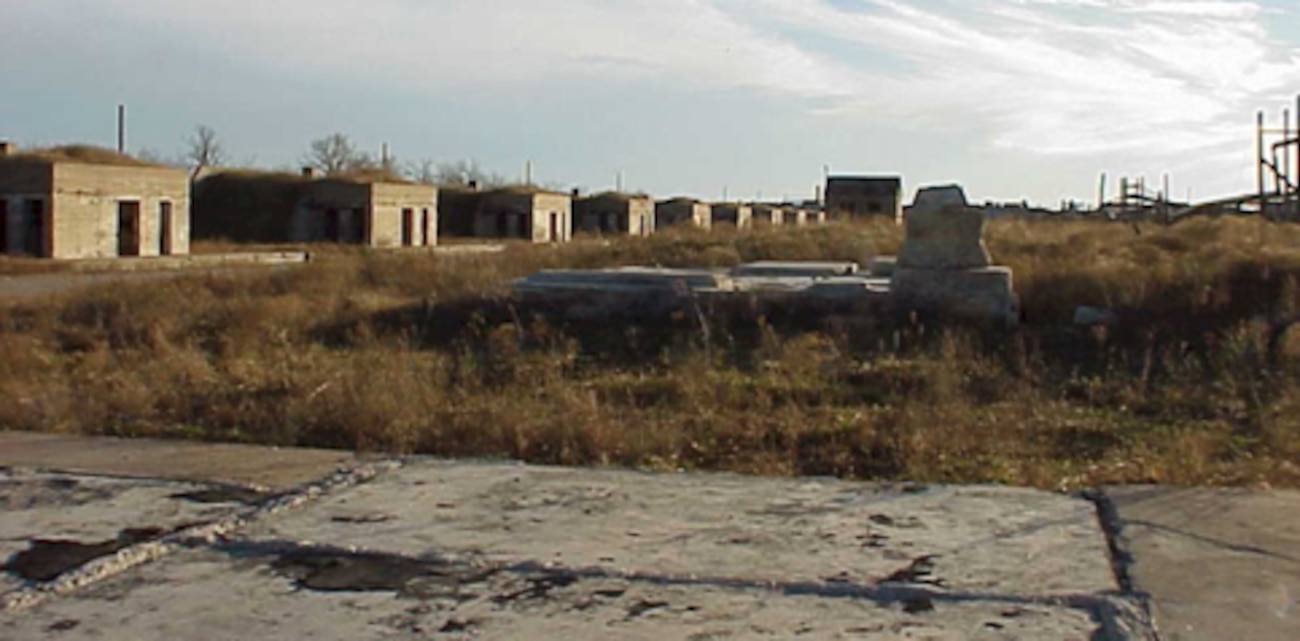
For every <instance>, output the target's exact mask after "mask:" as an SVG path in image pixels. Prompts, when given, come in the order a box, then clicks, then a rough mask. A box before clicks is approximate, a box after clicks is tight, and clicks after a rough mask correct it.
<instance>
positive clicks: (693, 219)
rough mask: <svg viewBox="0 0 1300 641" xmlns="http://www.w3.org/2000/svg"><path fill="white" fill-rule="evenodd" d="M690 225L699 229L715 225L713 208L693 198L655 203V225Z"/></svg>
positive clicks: (658, 227) (661, 227)
mask: <svg viewBox="0 0 1300 641" xmlns="http://www.w3.org/2000/svg"><path fill="white" fill-rule="evenodd" d="M679 225H680V226H689V227H695V228H697V229H711V228H712V227H713V214H712V210H711V209H710V208H709V206H708V205H707V204H705V203H702V202H700V201H698V200H695V199H693V198H672V199H669V200H663V201H660V202H658V203H656V204H655V227H656V228H657V229H664V228H667V227H676V226H679Z"/></svg>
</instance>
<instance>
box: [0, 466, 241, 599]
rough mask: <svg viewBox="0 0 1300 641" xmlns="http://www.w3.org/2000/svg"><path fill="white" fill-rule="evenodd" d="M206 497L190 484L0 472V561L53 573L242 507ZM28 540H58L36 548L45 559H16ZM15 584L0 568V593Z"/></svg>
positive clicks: (207, 490)
mask: <svg viewBox="0 0 1300 641" xmlns="http://www.w3.org/2000/svg"><path fill="white" fill-rule="evenodd" d="M213 492H214V488H211V487H209V486H203V485H196V484H193V483H178V482H169V481H154V480H137V479H120V478H103V477H90V476H74V475H67V474H47V473H38V472H24V471H20V470H9V471H5V470H0V564H6V565H8V564H9V563H10V562H14V561H19V560H20V561H23V562H24V563H25V567H36V566H39V567H40V568H42V569H41V570H38V572H54V571H57V570H55V569H51V568H57V567H59V566H60V564H62V563H67V562H74V563H75V560H76V559H78V558H85V557H87V556H88V555H89V556H98V555H101V554H97V552H99V553H104V554H106V553H108V552H111V551H112V547H113V546H112V543H113V542H121V543H129V542H132V541H133V540H138V539H139V538H140V537H144V538H150V537H152V536H154V535H156V534H158V533H161V532H165V531H170V530H174V529H177V528H180V527H183V526H186V525H192V524H195V523H202V522H207V521H212V520H216V519H219V518H221V517H224V516H226V515H228V514H231V513H233V512H234V511H235V510H237V509H240V508H241V507H243V506H242V504H240V503H239V501H237V500H233V499H232V498H231V497H226V496H222V495H221V493H220V492H216V493H213ZM234 498H240V497H234ZM34 540H43V541H50V542H59V543H58V544H53V545H49V546H47V547H46V548H44V549H43V550H40V552H41V556H46V557H49V558H46V559H43V560H36V559H34V558H31V557H17V556H16V555H19V554H20V553H23V552H24V551H26V550H31V549H34V547H33V541H34ZM52 557H62V558H63V559H67V560H65V561H60V560H59V559H56V558H52ZM68 560H70V561H68ZM86 560H88V559H86ZM21 585H23V580H22V579H21V578H20V577H19V576H17V572H16V571H9V572H4V571H0V594H5V593H7V592H9V591H11V590H13V589H16V588H18V587H20V586H21Z"/></svg>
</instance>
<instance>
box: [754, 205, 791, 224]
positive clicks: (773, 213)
mask: <svg viewBox="0 0 1300 641" xmlns="http://www.w3.org/2000/svg"><path fill="white" fill-rule="evenodd" d="M786 211H787V210H786V208H785V207H782V206H780V205H770V204H757V205H754V206H753V216H754V218H753V220H754V224H755V225H757V226H760V227H780V226H782V225H784V224H786V222H785V216H786Z"/></svg>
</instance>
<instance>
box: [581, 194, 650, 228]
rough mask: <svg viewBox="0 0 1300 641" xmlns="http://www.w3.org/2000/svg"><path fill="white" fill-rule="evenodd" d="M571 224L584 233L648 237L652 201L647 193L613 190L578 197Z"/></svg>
mask: <svg viewBox="0 0 1300 641" xmlns="http://www.w3.org/2000/svg"><path fill="white" fill-rule="evenodd" d="M575 195H576V194H575ZM573 224H574V226H575V227H576V228H577V229H578V230H580V231H584V232H588V233H601V234H605V235H628V236H649V235H651V234H653V233H654V231H655V203H654V201H653V200H651V199H650V197H649V196H644V195H638V194H621V193H616V192H604V193H600V194H596V195H593V196H587V197H585V198H578V199H576V200H574V201H573Z"/></svg>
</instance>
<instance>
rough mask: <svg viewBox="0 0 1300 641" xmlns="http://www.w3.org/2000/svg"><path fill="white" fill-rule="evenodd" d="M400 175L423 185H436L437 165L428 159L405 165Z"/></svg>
mask: <svg viewBox="0 0 1300 641" xmlns="http://www.w3.org/2000/svg"><path fill="white" fill-rule="evenodd" d="M402 173H403V174H405V176H406V177H407V178H409V179H411V180H414V181H415V182H418V183H421V184H424V185H436V184H438V164H437V163H435V162H434V161H432V160H429V159H428V158H421V159H420V160H417V161H415V162H409V163H406V165H405V166H403V168H402Z"/></svg>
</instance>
